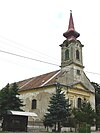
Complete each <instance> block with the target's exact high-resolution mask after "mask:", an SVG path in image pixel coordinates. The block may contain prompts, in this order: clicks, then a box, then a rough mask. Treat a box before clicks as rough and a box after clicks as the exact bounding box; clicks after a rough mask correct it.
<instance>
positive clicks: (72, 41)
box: [17, 12, 95, 123]
mask: <svg viewBox="0 0 100 133" xmlns="http://www.w3.org/2000/svg"><path fill="white" fill-rule="evenodd" d="M63 36H64V37H65V38H66V40H65V41H64V42H63V43H62V44H61V45H60V47H61V67H60V70H56V71H53V72H49V73H46V74H43V75H39V76H36V77H33V78H30V79H26V80H23V81H20V82H18V83H17V84H18V86H19V93H20V98H21V99H22V100H23V102H24V104H25V106H24V107H23V109H24V110H25V111H31V112H32V111H33V112H35V113H36V114H38V116H39V120H38V121H42V120H43V116H44V114H45V113H46V112H47V107H48V104H49V99H50V97H51V96H52V95H53V94H54V93H55V89H56V87H57V86H58V85H59V86H60V87H62V91H63V92H64V93H65V96H66V98H69V100H70V103H71V106H72V107H78V108H79V107H80V105H81V101H82V100H87V101H89V102H90V103H91V105H92V107H93V108H94V109H95V90H94V88H93V86H92V85H91V83H90V80H89V79H88V78H87V76H86V75H85V73H84V70H83V69H84V66H83V58H82V48H83V45H82V44H81V42H80V41H79V40H77V38H78V37H79V36H80V34H79V33H78V32H76V31H75V28H74V22H73V17H72V12H70V19H69V26H68V30H67V32H65V33H64V34H63ZM30 123H33V120H32V119H30Z"/></svg>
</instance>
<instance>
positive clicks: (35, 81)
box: [17, 70, 94, 93]
mask: <svg viewBox="0 0 100 133" xmlns="http://www.w3.org/2000/svg"><path fill="white" fill-rule="evenodd" d="M63 74H64V72H62V71H61V70H56V71H53V72H49V73H46V74H42V75H39V76H36V77H32V78H29V79H25V80H22V81H19V82H17V85H18V87H19V92H21V91H27V90H33V89H39V88H42V87H46V86H52V85H55V84H56V83H57V82H58V83H60V84H61V85H65V86H68V87H72V86H73V85H75V84H78V83H81V84H83V85H84V87H85V88H86V90H88V91H90V92H93V93H94V88H93V86H92V85H91V83H90V81H89V79H88V78H87V76H86V75H85V73H83V74H84V76H83V77H84V79H83V81H73V80H72V79H71V80H70V81H67V82H66V83H63V82H62V81H61V80H59V79H61V78H62V76H63ZM66 77H67V78H68V79H70V75H68V74H66Z"/></svg>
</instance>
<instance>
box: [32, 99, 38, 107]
mask: <svg viewBox="0 0 100 133" xmlns="http://www.w3.org/2000/svg"><path fill="white" fill-rule="evenodd" d="M36 106H37V101H36V100H35V99H33V100H32V109H36Z"/></svg>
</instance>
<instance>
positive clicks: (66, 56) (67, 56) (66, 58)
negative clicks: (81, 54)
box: [65, 49, 69, 60]
mask: <svg viewBox="0 0 100 133" xmlns="http://www.w3.org/2000/svg"><path fill="white" fill-rule="evenodd" d="M65 60H69V50H68V49H67V50H66V51H65Z"/></svg>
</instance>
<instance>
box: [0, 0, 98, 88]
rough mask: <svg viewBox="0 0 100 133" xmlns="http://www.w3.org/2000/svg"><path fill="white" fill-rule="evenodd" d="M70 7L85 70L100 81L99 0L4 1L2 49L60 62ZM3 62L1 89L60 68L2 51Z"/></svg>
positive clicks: (1, 5) (1, 6)
mask: <svg viewBox="0 0 100 133" xmlns="http://www.w3.org/2000/svg"><path fill="white" fill-rule="evenodd" d="M70 10H72V12H73V18H74V25H75V29H76V31H78V32H79V33H80V37H79V40H80V41H81V43H82V44H83V45H84V47H83V63H84V66H85V69H84V71H85V72H86V75H87V76H88V77H89V79H90V80H91V81H95V82H97V83H100V80H99V79H100V75H99V74H100V69H99V68H100V63H99V58H100V52H99V51H100V50H99V48H100V44H99V38H100V15H99V13H100V8H99V0H96V1H95V0H92V1H91V0H88V1H87V0H84V1H80V0H70V1H69V0H9V1H8V0H2V1H0V50H3V51H8V52H12V53H15V54H19V55H24V56H27V57H30V58H33V59H38V60H43V61H46V62H50V63H54V64H57V65H60V58H61V57H60V56H61V51H60V47H59V45H60V44H61V43H62V42H63V41H64V40H65V38H64V37H63V33H64V32H65V31H66V30H67V27H68V21H69V13H70ZM0 61H1V63H0V88H2V87H4V86H5V85H6V84H7V83H12V82H17V81H20V80H24V79H27V78H30V77H34V76H36V75H40V74H43V73H47V72H51V71H53V70H57V69H59V67H58V66H54V65H49V64H44V63H40V62H36V61H33V60H28V59H24V58H20V57H16V56H12V55H9V54H6V53H2V52H0ZM87 72H88V73H87ZM89 72H92V73H89ZM93 73H94V74H93ZM95 73H97V74H95Z"/></svg>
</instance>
